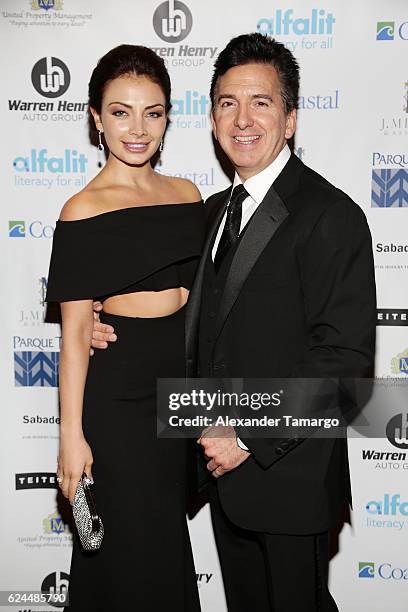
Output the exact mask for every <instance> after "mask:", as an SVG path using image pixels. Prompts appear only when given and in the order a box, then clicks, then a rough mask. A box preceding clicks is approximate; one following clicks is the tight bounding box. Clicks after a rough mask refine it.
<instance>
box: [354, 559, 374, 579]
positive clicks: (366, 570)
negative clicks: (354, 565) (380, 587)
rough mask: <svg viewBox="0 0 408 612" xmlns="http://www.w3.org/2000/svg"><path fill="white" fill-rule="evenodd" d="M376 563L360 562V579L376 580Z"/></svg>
mask: <svg viewBox="0 0 408 612" xmlns="http://www.w3.org/2000/svg"><path fill="white" fill-rule="evenodd" d="M374 570H375V566H374V563H372V562H371V561H359V563H358V577H359V578H374Z"/></svg>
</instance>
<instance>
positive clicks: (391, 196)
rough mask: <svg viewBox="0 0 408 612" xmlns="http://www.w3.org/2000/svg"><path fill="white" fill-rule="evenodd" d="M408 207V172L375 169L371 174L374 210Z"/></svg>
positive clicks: (401, 169)
mask: <svg viewBox="0 0 408 612" xmlns="http://www.w3.org/2000/svg"><path fill="white" fill-rule="evenodd" d="M407 206H408V170H407V169H405V168H373V169H372V173H371V207H372V208H406V207H407Z"/></svg>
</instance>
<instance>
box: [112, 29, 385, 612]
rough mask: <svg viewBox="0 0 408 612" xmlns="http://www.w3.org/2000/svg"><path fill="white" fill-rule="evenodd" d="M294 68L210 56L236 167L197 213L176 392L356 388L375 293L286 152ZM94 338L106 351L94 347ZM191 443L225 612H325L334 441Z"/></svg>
mask: <svg viewBox="0 0 408 612" xmlns="http://www.w3.org/2000/svg"><path fill="white" fill-rule="evenodd" d="M298 89H299V75H298V66H297V63H296V61H295V59H294V57H293V56H292V54H291V53H290V51H289V50H288V49H286V48H285V47H284V46H283V45H281V44H279V43H277V42H276V41H274V40H273V39H270V38H268V37H265V36H263V35H261V34H249V35H243V36H238V37H237V38H234V39H233V40H231V41H230V43H229V44H228V45H227V47H226V48H225V49H224V50H223V51H222V52H221V53H220V55H219V57H218V59H217V61H216V63H215V70H214V75H213V79H212V83H211V100H212V125H213V131H214V136H215V138H216V139H217V140H218V142H219V144H220V146H221V147H222V149H223V150H224V152H225V153H226V154H227V156H228V157H229V159H230V161H231V163H232V164H233V166H234V168H235V178H234V182H233V185H232V189H231V188H228V189H226V190H225V191H223V192H221V193H217V194H215V195H213V196H211V197H210V198H209V200H208V201H207V209H208V214H209V232H208V238H207V242H206V245H205V247H204V252H203V257H202V261H201V264H200V267H199V270H198V273H197V277H196V281H195V284H194V287H193V289H192V291H191V294H190V297H189V302H188V310H187V313H186V318H187V321H186V351H187V375H188V376H190V377H194V376H197V375H199V376H201V377H213V376H215V377H221V378H229V377H237V378H240V377H245V378H268V377H269V378H283V377H299V378H307V377H316V378H317V377H321V378H323V377H365V376H368V375H370V373H371V372H372V368H373V359H374V343H375V307H376V304H375V283H374V271H373V260H372V248H371V237H370V232H369V229H368V226H367V223H366V219H365V216H364V214H363V212H362V211H361V209H360V208H359V206H357V205H356V204H354V202H353V201H352V200H351V199H350V198H349V197H348V196H347V195H346V194H344V193H343V192H342V191H340V190H339V189H337V188H335V187H334V186H333V185H331V184H330V183H328V182H327V181H326V180H325V179H324V178H322V177H321V176H319V175H318V174H316V173H315V172H313V171H312V170H311V169H309V168H307V167H306V166H305V165H304V164H302V162H301V161H300V160H299V159H297V158H296V157H295V156H294V155H293V154H291V153H290V150H289V148H288V144H287V142H288V140H290V139H291V138H292V136H293V135H294V133H295V129H296V109H297V100H298ZM104 339H106V336H104ZM237 433H238V434H239V436H240V437H235V436H234V437H226V438H212V437H207V436H205V435H203V436H202V437H201V438H200V440H199V442H200V444H201V446H202V447H203V450H204V453H205V457H206V459H207V460H208V464H207V467H208V470H210V471H211V473H212V475H213V476H214V486H212V487H211V505H212V517H213V524H214V531H215V537H216V542H217V547H218V552H219V556H220V562H221V568H222V572H223V578H224V585H225V590H226V596H227V603H228V610H229V611H230V612H241V611H242V612H244V611H245V612H247V611H248V610H254V611H256V612H267V611H268V612H271V611H274V612H298V611H299V612H317V611H322V612H331V611H334V610H337V607H336V604H335V603H334V600H333V598H332V597H331V595H330V593H329V591H328V588H327V573H328V531H329V529H330V528H331V527H333V526H334V525H336V524H338V523H339V522H340V520H341V517H342V512H343V508H344V501H345V499H346V498H350V494H349V475H348V463H347V449H346V444H345V440H342V439H327V438H326V439H306V440H303V439H298V438H295V437H294V438H291V439H286V440H279V439H276V438H270V439H267V440H266V439H254V438H247V437H245V435H244V434H242V433H241V432H237Z"/></svg>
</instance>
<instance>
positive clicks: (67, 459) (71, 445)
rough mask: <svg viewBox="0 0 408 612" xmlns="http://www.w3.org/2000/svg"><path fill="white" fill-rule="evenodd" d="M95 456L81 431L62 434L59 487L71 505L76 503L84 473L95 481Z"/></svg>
mask: <svg viewBox="0 0 408 612" xmlns="http://www.w3.org/2000/svg"><path fill="white" fill-rule="evenodd" d="M92 464H93V456H92V451H91V447H90V446H89V444H88V442H87V441H86V440H85V437H84V434H83V433H82V431H81V430H68V431H64V432H61V442H60V451H59V456H58V469H57V477H58V478H62V481H59V486H60V489H61V491H62V494H63V495H64V497H68V499H69V501H70V503H71V505H72V504H73V502H74V497H75V492H76V489H77V486H78V482H79V480H80V479H81V476H82V474H83V472H85V474H86V475H87V476H88V477H89V478H91V479H92V480H93V477H92V473H91V469H92Z"/></svg>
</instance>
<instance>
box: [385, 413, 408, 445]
mask: <svg viewBox="0 0 408 612" xmlns="http://www.w3.org/2000/svg"><path fill="white" fill-rule="evenodd" d="M386 435H387V439H388V441H389V442H391V444H392V445H393V446H395V447H396V448H402V449H404V450H408V412H406V413H402V412H401V413H400V414H396V415H395V416H393V417H392V418H391V419H390V420H389V421H388V423H387V427H386ZM403 454H404V455H405V453H403Z"/></svg>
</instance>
